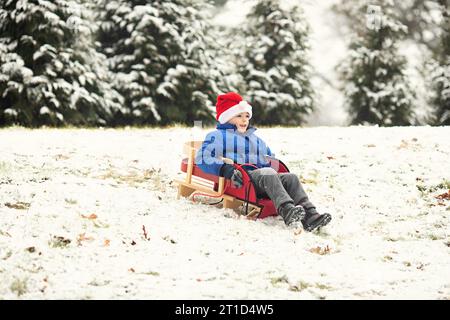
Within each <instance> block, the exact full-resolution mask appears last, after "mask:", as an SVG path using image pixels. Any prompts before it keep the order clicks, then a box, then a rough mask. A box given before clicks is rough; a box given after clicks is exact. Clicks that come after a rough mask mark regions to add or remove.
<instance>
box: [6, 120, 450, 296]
mask: <svg viewBox="0 0 450 320" xmlns="http://www.w3.org/2000/svg"><path fill="white" fill-rule="evenodd" d="M206 132H207V130H200V129H198V130H197V131H193V130H191V129H189V128H178V127H174V128H169V129H139V130H138V129H133V130H131V129H130V130H50V129H48V130H46V129H42V130H28V129H22V128H12V129H3V130H0V299H17V298H18V299H267V298H271V299H409V298H412V299H419V298H424V299H449V298H450V279H449V277H448V275H449V270H450V254H449V253H450V247H449V246H450V238H449V210H450V200H449V198H448V197H449V194H448V192H449V188H450V162H449V159H450V140H449V139H448V137H449V136H450V127H435V128H433V127H404V128H377V127H348V128H333V127H317V128H303V129H302V128H297V129H295V128H290V129H286V128H272V129H260V130H259V131H258V132H259V135H260V136H261V137H262V138H263V139H265V140H266V142H267V143H268V144H269V145H270V146H271V148H273V149H274V150H275V152H276V153H277V155H278V157H279V158H281V159H282V160H283V161H284V162H285V163H286V164H287V165H288V167H289V168H290V170H291V172H294V173H296V174H298V175H299V176H300V177H301V179H302V181H303V182H304V184H305V187H306V190H307V191H308V192H309V195H310V197H311V199H312V201H313V202H314V203H315V204H316V205H317V206H318V208H319V210H320V211H326V212H330V213H331V214H332V215H333V220H332V221H331V223H330V224H329V225H328V226H327V227H325V228H323V229H322V230H321V231H320V232H319V233H305V232H302V233H300V234H296V233H294V232H293V231H291V230H288V229H286V228H285V226H284V224H283V222H282V221H281V218H280V217H275V218H273V217H272V218H268V219H265V220H258V221H251V220H247V219H245V218H243V217H240V216H239V215H238V214H236V213H235V212H234V211H232V210H231V209H220V208H217V207H215V206H208V205H206V204H197V203H193V202H192V201H190V200H188V199H181V200H177V199H176V193H177V190H176V186H175V185H174V183H173V182H172V180H173V179H174V178H176V177H177V176H178V174H179V172H178V168H179V163H180V160H181V158H182V156H183V154H182V143H183V142H184V140H186V139H189V138H191V137H194V138H199V137H200V138H201V137H203V136H204V134H206ZM445 194H446V195H445ZM439 195H441V196H440V197H438V196H439ZM144 229H145V232H144Z"/></svg>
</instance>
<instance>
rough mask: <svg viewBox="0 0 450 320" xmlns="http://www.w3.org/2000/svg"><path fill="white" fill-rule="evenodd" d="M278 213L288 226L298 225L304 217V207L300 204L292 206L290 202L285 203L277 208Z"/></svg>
mask: <svg viewBox="0 0 450 320" xmlns="http://www.w3.org/2000/svg"><path fill="white" fill-rule="evenodd" d="M278 214H279V215H280V216H281V217H282V218H283V220H284V223H285V224H286V225H287V226H288V227H297V226H300V222H301V221H302V219H304V217H305V209H303V207H302V206H294V205H293V204H292V203H289V202H288V203H285V204H283V205H282V206H281V208H280V209H279V210H278Z"/></svg>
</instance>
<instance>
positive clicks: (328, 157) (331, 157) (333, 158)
mask: <svg viewBox="0 0 450 320" xmlns="http://www.w3.org/2000/svg"><path fill="white" fill-rule="evenodd" d="M327 159H328V160H335V159H336V158H335V157H333V156H327Z"/></svg>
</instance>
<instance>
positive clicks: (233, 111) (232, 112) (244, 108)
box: [219, 100, 252, 124]
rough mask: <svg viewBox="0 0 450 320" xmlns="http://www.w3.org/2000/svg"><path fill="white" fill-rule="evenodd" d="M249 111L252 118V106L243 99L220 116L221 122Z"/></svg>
mask: <svg viewBox="0 0 450 320" xmlns="http://www.w3.org/2000/svg"><path fill="white" fill-rule="evenodd" d="M242 112H248V113H249V114H250V118H251V117H252V106H251V105H249V104H248V102H247V101H245V100H242V101H241V102H239V103H238V104H236V105H234V106H232V107H230V108H228V109H227V110H225V111H224V112H222V113H221V115H220V116H219V122H220V123H222V124H223V123H226V122H228V121H229V120H231V119H232V118H233V117H234V116H237V115H238V114H239V113H242Z"/></svg>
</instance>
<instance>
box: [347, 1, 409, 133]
mask: <svg viewBox="0 0 450 320" xmlns="http://www.w3.org/2000/svg"><path fill="white" fill-rule="evenodd" d="M372 3H373V4H374V5H377V7H378V9H381V10H379V11H377V10H375V9H377V7H374V6H371V7H368V6H367V2H366V1H355V3H354V9H355V14H356V15H363V16H365V15H367V14H368V15H369V16H368V17H367V19H368V20H366V21H365V22H366V23H365V27H361V26H360V25H357V26H355V30H357V31H359V34H357V35H356V36H355V39H354V40H353V41H352V43H351V45H350V53H349V57H348V58H347V59H346V60H345V61H344V62H343V63H342V64H341V65H340V66H339V71H340V73H341V76H342V79H343V80H344V81H345V84H346V86H345V96H346V100H347V105H348V110H349V114H350V119H351V123H352V124H378V125H380V126H395V125H411V124H413V123H414V121H415V120H414V115H413V112H412V101H413V99H414V94H413V92H412V91H411V89H410V86H409V83H408V79H407V77H406V76H405V73H404V72H405V67H406V59H405V58H404V57H403V56H401V55H399V52H398V40H399V39H401V37H402V36H403V35H404V34H405V32H406V31H407V30H406V27H405V26H404V25H403V24H401V23H400V22H399V21H398V20H397V19H396V18H395V15H394V13H393V10H392V6H393V5H394V4H393V1H392V0H376V1H372ZM371 10H375V11H374V12H373V13H372V12H370V11H371ZM372 19H373V21H371V20H372Z"/></svg>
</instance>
